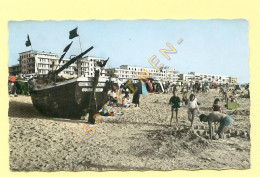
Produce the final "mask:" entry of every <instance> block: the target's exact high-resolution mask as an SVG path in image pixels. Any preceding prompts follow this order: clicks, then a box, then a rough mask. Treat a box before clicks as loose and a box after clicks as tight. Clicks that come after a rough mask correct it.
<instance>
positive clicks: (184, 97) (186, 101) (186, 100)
mask: <svg viewBox="0 0 260 177" xmlns="http://www.w3.org/2000/svg"><path fill="white" fill-rule="evenodd" d="M182 101H183V102H184V103H185V105H187V104H188V102H189V99H188V97H187V91H185V92H184V93H183V95H182Z"/></svg>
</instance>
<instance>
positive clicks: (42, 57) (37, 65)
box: [18, 50, 59, 75]
mask: <svg viewBox="0 0 260 177" xmlns="http://www.w3.org/2000/svg"><path fill="white" fill-rule="evenodd" d="M58 60H59V58H58V55H57V54H54V53H51V52H49V53H47V52H44V51H43V52H38V51H34V50H30V51H26V52H22V53H19V59H18V61H19V64H20V66H21V73H22V74H35V73H38V74H39V75H45V74H48V72H49V71H50V70H51V69H52V64H53V62H54V63H55V65H56V64H57V62H58Z"/></svg>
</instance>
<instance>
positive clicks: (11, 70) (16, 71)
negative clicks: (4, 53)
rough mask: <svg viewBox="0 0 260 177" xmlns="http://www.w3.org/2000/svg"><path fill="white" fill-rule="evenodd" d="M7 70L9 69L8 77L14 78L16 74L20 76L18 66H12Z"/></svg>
mask: <svg viewBox="0 0 260 177" xmlns="http://www.w3.org/2000/svg"><path fill="white" fill-rule="evenodd" d="M8 68H9V76H16V75H18V74H21V67H20V64H17V65H13V66H10V67H8Z"/></svg>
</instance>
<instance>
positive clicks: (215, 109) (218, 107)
mask: <svg viewBox="0 0 260 177" xmlns="http://www.w3.org/2000/svg"><path fill="white" fill-rule="evenodd" d="M219 102H220V99H219V98H216V99H215V100H214V103H213V106H212V111H218V112H221V107H220V105H219Z"/></svg>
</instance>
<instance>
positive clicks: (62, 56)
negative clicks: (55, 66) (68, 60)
mask: <svg viewBox="0 0 260 177" xmlns="http://www.w3.org/2000/svg"><path fill="white" fill-rule="evenodd" d="M65 55H66V53H63V54H62V55H61V57H60V59H59V64H60V62H61V60H62V59H63V58H64V56H65Z"/></svg>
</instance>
